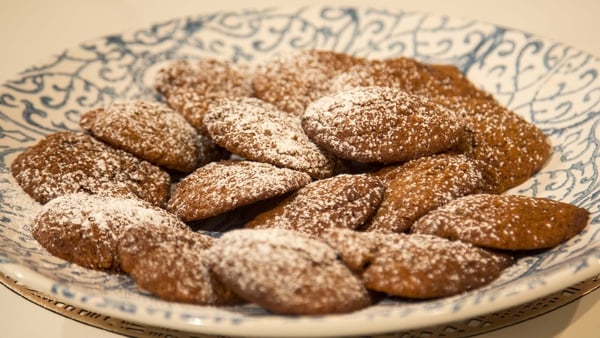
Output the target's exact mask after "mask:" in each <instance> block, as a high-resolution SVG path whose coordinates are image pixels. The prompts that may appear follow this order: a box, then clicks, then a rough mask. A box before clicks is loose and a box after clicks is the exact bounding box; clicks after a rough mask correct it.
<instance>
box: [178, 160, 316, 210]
mask: <svg viewBox="0 0 600 338" xmlns="http://www.w3.org/2000/svg"><path fill="white" fill-rule="evenodd" d="M310 182H311V178H310V176H308V175H307V174H305V173H302V172H299V171H295V170H291V169H285V168H277V167H275V166H273V165H271V164H268V163H261V162H253V161H220V162H212V163H209V164H207V165H205V166H203V167H200V168H198V169H196V171H194V172H193V173H191V174H190V175H188V176H186V177H185V178H184V179H182V180H181V181H180V182H179V183H178V184H177V185H176V186H175V189H174V191H173V194H172V196H171V199H170V200H169V203H168V205H167V210H169V211H170V212H172V213H174V214H175V215H177V216H178V217H180V218H181V219H182V220H183V221H185V222H189V221H198V220H202V219H206V218H209V217H212V216H216V215H219V214H221V213H224V212H226V211H230V210H233V209H236V208H238V207H241V206H245V205H248V204H252V203H255V202H258V201H262V200H266V199H268V198H272V197H276V196H280V195H283V194H286V193H288V192H292V191H295V190H297V189H299V188H301V187H303V186H304V185H306V184H308V183H310Z"/></svg>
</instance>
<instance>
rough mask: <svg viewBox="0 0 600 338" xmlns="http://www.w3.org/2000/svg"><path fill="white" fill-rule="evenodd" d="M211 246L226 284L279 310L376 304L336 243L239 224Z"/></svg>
mask: <svg viewBox="0 0 600 338" xmlns="http://www.w3.org/2000/svg"><path fill="white" fill-rule="evenodd" d="M209 252H210V258H209V259H210V264H211V268H212V270H213V271H214V273H215V274H216V275H217V277H218V278H219V279H220V280H221V281H222V282H223V284H225V285H226V286H227V287H229V288H231V289H232V290H234V291H235V292H236V293H237V294H238V295H240V296H241V297H242V298H244V299H246V300H248V301H250V302H253V303H256V304H258V305H260V306H262V307H263V308H265V309H267V310H269V311H271V312H274V313H279V314H305V315H314V314H332V313H345V312H351V311H355V310H358V309H361V308H364V307H366V306H369V305H370V304H371V299H370V296H369V293H368V292H367V290H366V289H365V287H364V285H363V284H362V283H361V281H360V280H359V279H358V278H357V277H356V276H355V275H354V274H353V273H352V272H351V271H350V270H349V269H348V268H347V267H346V266H345V265H344V264H343V263H342V262H341V261H340V260H338V258H337V255H336V252H335V251H334V250H333V249H332V248H331V247H330V246H328V245H326V244H325V243H323V242H321V241H319V240H314V239H310V238H308V237H306V236H304V235H302V234H299V233H297V232H292V231H287V230H281V229H267V230H256V229H240V230H234V231H231V232H228V233H225V234H224V235H223V236H222V237H221V238H219V239H218V240H217V241H216V242H215V244H214V245H213V246H212V247H211V248H210V249H209Z"/></svg>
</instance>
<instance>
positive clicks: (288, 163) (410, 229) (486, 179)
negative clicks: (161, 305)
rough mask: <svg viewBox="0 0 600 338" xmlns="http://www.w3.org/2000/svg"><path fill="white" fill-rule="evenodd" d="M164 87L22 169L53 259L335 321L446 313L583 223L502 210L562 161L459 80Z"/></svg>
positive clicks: (365, 75) (538, 205) (369, 75)
mask: <svg viewBox="0 0 600 338" xmlns="http://www.w3.org/2000/svg"><path fill="white" fill-rule="evenodd" d="M155 88H156V90H157V91H158V93H160V95H161V97H162V98H163V100H162V102H147V101H131V102H115V103H112V104H110V105H108V106H106V107H98V108H96V109H93V110H90V111H87V112H84V113H83V114H82V116H81V119H80V126H81V130H78V131H64V132H58V133H55V134H52V135H48V136H47V137H45V138H44V139H42V140H41V141H39V142H38V143H37V144H36V145H34V146H32V147H30V148H29V149H27V150H26V151H24V152H23V153H21V154H20V155H19V156H18V157H17V158H16V159H15V160H14V162H13V163H12V166H11V171H12V174H13V176H14V178H15V180H16V181H17V183H18V184H19V185H20V186H21V187H22V188H23V190H24V191H25V192H26V193H27V194H29V195H30V196H31V197H32V198H33V199H35V200H36V201H38V202H39V203H41V204H44V207H43V209H42V211H41V212H40V214H38V215H37V217H36V218H35V219H34V224H33V228H32V229H33V230H32V234H33V236H34V238H35V239H36V240H37V241H38V242H39V243H40V244H41V245H42V246H43V247H44V248H45V249H46V250H47V251H48V252H50V253H51V254H53V255H55V256H57V257H60V258H62V259H65V260H68V261H70V262H72V263H75V264H79V265H81V266H83V267H86V268H91V269H98V270H103V271H107V272H109V273H122V272H124V273H127V274H129V275H130V276H131V278H132V279H133V280H134V281H135V282H136V283H137V285H138V286H139V288H140V289H143V290H146V291H149V292H151V293H153V294H154V295H156V296H157V297H160V298H162V299H165V300H168V301H176V302H185V303H192V304H199V305H218V306H225V305H236V304H244V303H254V304H258V305H260V306H261V307H263V308H264V309H266V310H268V311H271V312H273V313H281V314H329V313H345V312H351V311H356V310H359V309H362V308H365V307H368V306H370V305H372V304H375V303H376V302H378V301H379V300H380V299H381V298H382V297H386V296H391V297H402V298H409V299H431V298H439V297H447V296H452V295H456V294H460V293H463V292H467V291H470V290H473V289H476V288H479V287H482V286H484V285H486V284H488V283H490V282H492V281H493V280H494V279H496V278H497V277H498V276H499V275H500V274H501V273H502V271H503V270H504V269H506V268H508V267H509V266H510V265H511V264H513V262H514V260H515V257H516V256H517V254H518V255H519V256H521V255H523V254H524V253H527V252H534V250H535V252H537V251H538V250H545V249H549V248H552V247H555V246H557V245H559V244H560V243H563V242H565V241H567V240H569V239H571V238H572V237H574V236H575V235H577V234H578V233H579V232H580V231H581V230H582V229H583V228H584V227H585V226H586V225H587V223H588V218H589V212H588V211H586V210H584V209H582V208H580V207H577V206H575V205H572V204H568V203H564V202H560V201H554V200H550V199H545V198H534V197H526V196H519V195H511V194H507V193H505V192H506V191H507V190H508V189H510V188H512V187H515V186H517V185H519V184H521V183H523V182H524V181H526V180H527V179H528V178H530V177H531V176H533V175H534V174H535V173H536V172H538V171H539V170H540V169H541V168H542V166H543V165H544V164H545V162H546V161H547V159H548V158H549V156H550V150H551V147H550V145H549V144H548V142H547V139H546V137H545V135H544V134H543V133H542V131H541V130H540V129H539V128H537V127H536V126H535V125H533V124H531V123H529V122H527V121H525V120H524V119H523V118H521V117H520V116H518V115H517V114H515V113H514V112H512V111H510V110H508V109H506V108H505V107H503V106H502V105H500V104H499V103H498V102H497V101H496V100H495V99H494V98H493V97H492V96H491V95H490V94H488V93H486V92H484V91H483V90H480V89H478V88H477V86H475V85H474V84H473V83H471V82H470V81H469V80H468V79H467V78H466V77H465V76H464V75H463V74H461V73H460V71H459V70H458V69H457V68H455V67H453V66H447V65H432V64H425V63H422V62H419V61H417V60H414V59H410V58H404V57H399V58H394V59H387V60H370V59H365V58H360V57H355V56H351V55H346V54H342V53H336V52H331V51H315V50H308V51H298V52H294V53H288V54H284V55H277V56H275V57H273V58H272V59H270V60H267V61H265V62H263V63H261V64H256V65H240V64H234V63H230V62H226V61H222V60H213V59H209V60H206V59H205V60H197V61H190V60H178V61H175V62H172V63H170V64H168V65H167V66H165V67H164V68H163V69H161V70H160V71H159V73H158V75H157V78H156V83H155ZM227 220H235V222H233V223H235V224H233V225H232V224H227V225H224V226H220V227H216V228H215V226H214V224H220V225H222V224H223V223H224V222H225V223H226V221H227ZM207 229H210V230H218V231H221V232H222V235H221V236H218V237H211V236H208V235H207V234H206V233H205V232H203V231H201V230H207Z"/></svg>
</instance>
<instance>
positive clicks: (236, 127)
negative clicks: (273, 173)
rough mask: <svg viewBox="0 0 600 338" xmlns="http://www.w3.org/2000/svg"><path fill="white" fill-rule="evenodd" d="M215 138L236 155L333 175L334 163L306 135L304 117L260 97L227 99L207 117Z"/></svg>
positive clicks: (314, 174)
mask: <svg viewBox="0 0 600 338" xmlns="http://www.w3.org/2000/svg"><path fill="white" fill-rule="evenodd" d="M204 124H205V126H206V128H207V131H208V134H209V135H210V136H211V138H212V139H213V141H214V142H215V143H217V144H218V145H220V146H222V147H223V148H225V149H227V150H229V151H230V152H232V153H233V154H237V155H239V156H242V157H244V158H246V159H249V160H254V161H259V162H266V163H271V164H273V165H275V166H278V167H282V168H289V169H294V170H298V171H302V172H306V173H308V174H309V175H310V176H311V177H313V178H325V177H329V176H331V175H332V174H333V170H334V162H333V161H332V159H331V158H330V157H328V156H327V155H325V154H324V153H323V151H321V150H320V149H319V148H318V147H317V146H316V145H315V144H314V143H313V142H312V141H311V140H310V139H309V138H308V136H306V134H305V133H304V131H303V130H302V127H301V126H300V120H299V119H298V118H297V117H294V116H291V115H289V114H287V113H285V112H283V111H281V110H279V109H278V108H277V107H275V106H274V105H272V104H270V103H267V102H264V101H261V100H259V99H256V98H239V99H226V100H221V101H219V102H218V103H215V104H213V105H212V106H211V107H210V109H209V110H208V111H207V112H206V114H205V116H204Z"/></svg>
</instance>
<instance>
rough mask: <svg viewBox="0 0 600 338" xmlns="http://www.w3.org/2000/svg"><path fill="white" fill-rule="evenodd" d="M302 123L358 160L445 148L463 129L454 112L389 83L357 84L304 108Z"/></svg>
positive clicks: (387, 159) (399, 158)
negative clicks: (360, 85) (375, 84)
mask: <svg viewBox="0 0 600 338" xmlns="http://www.w3.org/2000/svg"><path fill="white" fill-rule="evenodd" d="M302 127H303V128H304V131H305V132H306V134H307V135H308V136H309V137H310V138H311V140H313V141H314V142H315V143H316V144H317V145H318V146H320V147H321V148H323V149H325V150H326V151H329V152H331V153H333V154H334V155H336V156H338V157H340V158H344V159H349V160H354V161H357V162H381V163H392V162H404V161H408V160H411V159H415V158H419V157H422V156H426V155H431V154H435V153H438V152H441V151H444V150H447V149H449V148H451V147H453V146H454V145H455V144H457V143H458V142H459V141H460V139H461V137H462V136H463V133H464V126H463V122H462V121H461V120H460V119H458V118H457V117H456V116H455V114H454V113H453V112H451V111H450V110H448V109H446V108H444V107H442V106H441V105H439V104H437V103H434V102H433V101H430V100H428V99H426V98H424V97H420V96H413V95H410V94H407V93H406V92H404V91H402V90H399V89H394V88H390V87H377V86H373V87H359V88H354V89H349V90H346V91H342V92H338V93H337V94H335V95H333V96H325V97H322V98H320V99H319V100H317V101H315V102H313V103H312V104H310V105H309V106H308V108H307V109H306V112H305V113H304V115H303V116H302Z"/></svg>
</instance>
